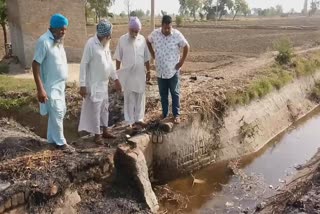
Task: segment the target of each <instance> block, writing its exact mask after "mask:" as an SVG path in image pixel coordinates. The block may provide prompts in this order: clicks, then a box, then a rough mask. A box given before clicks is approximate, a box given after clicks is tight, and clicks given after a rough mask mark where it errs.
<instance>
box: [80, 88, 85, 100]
mask: <svg viewBox="0 0 320 214" xmlns="http://www.w3.org/2000/svg"><path fill="white" fill-rule="evenodd" d="M79 94H80V95H81V97H82V98H86V96H87V87H80V91H79Z"/></svg>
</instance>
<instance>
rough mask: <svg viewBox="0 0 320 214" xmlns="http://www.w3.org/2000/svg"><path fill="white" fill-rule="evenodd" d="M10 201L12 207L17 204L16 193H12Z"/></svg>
mask: <svg viewBox="0 0 320 214" xmlns="http://www.w3.org/2000/svg"><path fill="white" fill-rule="evenodd" d="M11 203H12V206H13V207H16V206H18V195H17V194H14V195H13V196H12V197H11Z"/></svg>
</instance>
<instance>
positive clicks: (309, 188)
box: [255, 149, 320, 214]
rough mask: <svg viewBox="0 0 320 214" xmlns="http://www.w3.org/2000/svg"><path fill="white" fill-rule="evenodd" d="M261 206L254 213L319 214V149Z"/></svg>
mask: <svg viewBox="0 0 320 214" xmlns="http://www.w3.org/2000/svg"><path fill="white" fill-rule="evenodd" d="M261 204H265V205H261ZM261 204H260V205H258V206H257V208H256V212H255V213H263V214H264V213H266V214H267V213H283V214H304V213H308V214H317V213H320V149H319V150H318V153H317V154H316V155H315V156H314V158H312V159H311V160H310V161H309V162H308V163H307V164H305V165H304V166H302V168H301V169H299V171H298V172H297V174H296V175H295V177H293V180H292V181H291V182H290V183H288V184H286V185H285V186H284V187H283V188H282V189H281V190H280V191H279V193H277V194H275V195H274V196H272V197H271V198H269V199H268V200H267V201H266V203H261Z"/></svg>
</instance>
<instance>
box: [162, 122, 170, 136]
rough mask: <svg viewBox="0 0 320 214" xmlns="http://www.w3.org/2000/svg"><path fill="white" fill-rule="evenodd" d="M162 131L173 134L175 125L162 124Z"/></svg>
mask: <svg viewBox="0 0 320 214" xmlns="http://www.w3.org/2000/svg"><path fill="white" fill-rule="evenodd" d="M160 129H161V130H162V131H164V132H167V133H169V132H172V130H173V123H171V122H168V123H160Z"/></svg>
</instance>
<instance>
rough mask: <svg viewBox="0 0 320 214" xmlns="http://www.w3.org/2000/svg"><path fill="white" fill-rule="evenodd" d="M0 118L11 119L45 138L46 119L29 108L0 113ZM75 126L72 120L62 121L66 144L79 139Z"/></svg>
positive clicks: (75, 123)
mask: <svg viewBox="0 0 320 214" xmlns="http://www.w3.org/2000/svg"><path fill="white" fill-rule="evenodd" d="M0 117H7V118H11V119H13V120H15V121H17V122H18V123H20V124H21V125H23V126H25V127H28V128H29V129H30V130H31V131H33V132H34V133H35V134H36V135H38V136H40V137H42V138H47V124H48V118H47V117H43V116H41V115H40V114H39V113H37V112H34V111H32V110H30V109H29V108H22V109H20V110H19V111H15V112H3V111H0ZM77 124H78V122H77V121H73V120H65V121H64V134H65V137H66V139H67V141H68V142H72V141H75V140H77V139H78V138H79V136H78V130H77V128H78V127H77Z"/></svg>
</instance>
